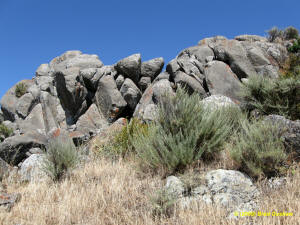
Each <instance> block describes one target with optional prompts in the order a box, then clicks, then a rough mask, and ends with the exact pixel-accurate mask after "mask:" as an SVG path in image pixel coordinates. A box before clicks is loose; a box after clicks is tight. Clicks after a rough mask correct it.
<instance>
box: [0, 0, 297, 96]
mask: <svg viewBox="0 0 300 225" xmlns="http://www.w3.org/2000/svg"><path fill="white" fill-rule="evenodd" d="M299 8H300V1H299V0H285V1H282V0H272V1H268V0H265V1H264V0H260V1H258V0H252V1H242V0H239V1H236V0H227V1H224V0H209V1H201V0H184V1H179V0H151V1H144V0H139V1H138V0H127V1H126V0H119V1H117V0H109V1H103V0H84V1H83V0H0V73H1V82H0V97H2V96H3V94H4V93H5V92H6V91H7V90H8V89H9V88H10V87H11V86H12V85H14V84H15V83H16V82H18V81H20V80H22V79H31V78H32V77H33V76H34V74H35V70H36V69H37V67H38V66H39V65H40V64H42V63H47V62H49V61H50V60H51V59H52V58H54V57H56V56H58V55H61V54H62V53H63V52H65V51H67V50H81V51H83V52H84V53H88V54H97V55H99V57H100V59H101V60H102V61H103V62H104V64H106V65H108V64H113V63H115V62H117V61H118V60H119V59H121V58H124V57H126V56H128V55H131V54H134V53H141V54H142V60H148V59H151V58H155V57H163V58H164V59H165V62H166V63H167V62H168V61H170V60H171V59H172V58H174V57H175V56H176V55H177V53H178V52H179V51H180V50H182V49H184V48H186V47H189V46H193V45H196V44H197V42H198V41H199V40H200V39H202V38H205V37H209V36H215V35H224V36H226V37H228V38H233V37H234V36H236V35H239V34H258V35H265V31H266V30H268V29H269V28H271V27H272V26H278V27H279V28H284V27H287V26H289V25H292V26H294V27H296V28H297V29H300V13H299Z"/></svg>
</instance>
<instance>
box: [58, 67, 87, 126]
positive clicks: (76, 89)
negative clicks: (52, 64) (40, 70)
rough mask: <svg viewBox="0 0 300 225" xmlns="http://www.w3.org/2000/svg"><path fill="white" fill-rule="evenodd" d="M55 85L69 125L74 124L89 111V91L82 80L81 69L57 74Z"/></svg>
mask: <svg viewBox="0 0 300 225" xmlns="http://www.w3.org/2000/svg"><path fill="white" fill-rule="evenodd" d="M55 85H56V89H57V94H58V97H59V99H60V102H61V105H62V107H63V109H64V111H65V112H66V118H67V124H73V123H74V121H76V120H77V119H78V118H79V116H81V115H82V114H83V113H84V112H85V111H86V109H87V102H86V98H87V94H88V92H87V89H86V88H85V86H84V85H83V82H82V81H81V80H80V75H79V68H78V67H74V68H69V69H65V70H62V71H61V72H57V73H55Z"/></svg>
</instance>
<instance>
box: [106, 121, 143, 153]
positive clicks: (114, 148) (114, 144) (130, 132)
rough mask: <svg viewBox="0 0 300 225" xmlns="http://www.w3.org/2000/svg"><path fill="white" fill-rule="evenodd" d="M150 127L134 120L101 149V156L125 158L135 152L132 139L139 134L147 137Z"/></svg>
mask: <svg viewBox="0 0 300 225" xmlns="http://www.w3.org/2000/svg"><path fill="white" fill-rule="evenodd" d="M147 130H148V125H147V124H145V123H143V122H142V121H141V120H139V119H137V118H132V119H131V120H130V122H129V123H127V125H126V126H124V127H123V128H122V130H121V131H119V132H117V133H116V134H114V137H113V138H112V139H111V141H109V142H108V143H107V144H104V146H102V148H101V154H102V155H105V156H112V157H115V156H121V157H125V156H127V155H128V154H129V153H132V152H134V147H133V145H132V142H131V138H132V137H133V136H135V135H136V134H137V133H141V134H143V135H145V136H147Z"/></svg>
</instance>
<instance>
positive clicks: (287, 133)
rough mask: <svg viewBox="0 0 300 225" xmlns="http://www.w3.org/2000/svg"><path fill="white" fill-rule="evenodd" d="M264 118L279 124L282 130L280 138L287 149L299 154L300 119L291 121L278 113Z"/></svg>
mask: <svg viewBox="0 0 300 225" xmlns="http://www.w3.org/2000/svg"><path fill="white" fill-rule="evenodd" d="M265 119H266V120H269V121H271V122H272V123H273V124H276V125H278V126H279V129H280V130H281V131H282V132H283V134H282V138H283V139H284V144H285V147H286V148H287V150H289V151H293V152H295V153H296V154H297V157H299V156H300V120H296V121H292V120H289V119H286V118H285V117H283V116H279V115H269V116H266V118H265Z"/></svg>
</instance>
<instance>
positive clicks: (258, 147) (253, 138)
mask: <svg viewBox="0 0 300 225" xmlns="http://www.w3.org/2000/svg"><path fill="white" fill-rule="evenodd" d="M241 125H242V129H241V130H240V131H239V132H237V133H236V134H235V135H233V137H232V142H231V144H230V146H229V149H230V154H231V157H232V159H233V160H235V161H236V162H237V163H238V164H239V170H240V171H243V172H245V173H246V174H248V175H249V176H251V177H253V178H258V177H260V176H267V177H270V176H275V175H278V174H280V172H281V168H282V163H283V162H284V160H285V159H286V153H285V150H284V144H283V140H282V139H281V135H282V133H281V131H280V129H279V128H278V127H277V126H274V125H273V124H271V122H269V121H261V120H258V121H256V120H254V121H252V122H249V121H247V120H244V121H243V122H242V124H241Z"/></svg>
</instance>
